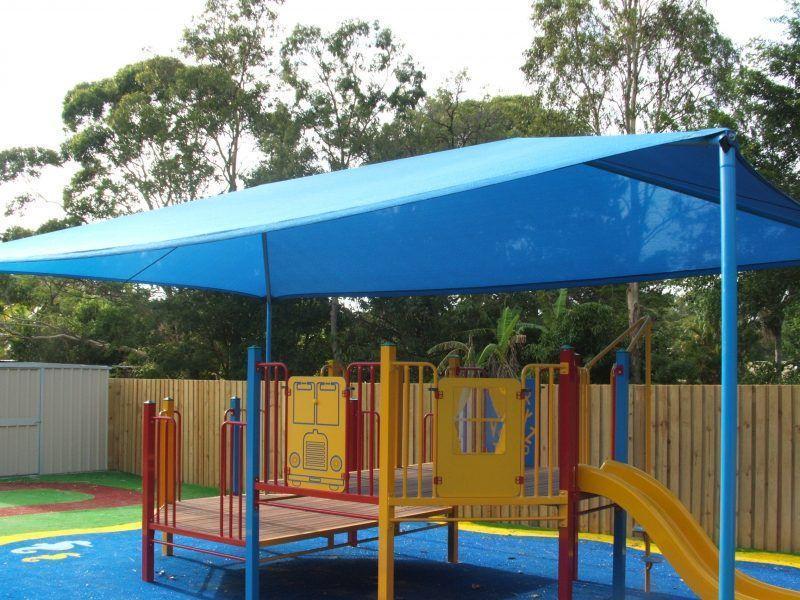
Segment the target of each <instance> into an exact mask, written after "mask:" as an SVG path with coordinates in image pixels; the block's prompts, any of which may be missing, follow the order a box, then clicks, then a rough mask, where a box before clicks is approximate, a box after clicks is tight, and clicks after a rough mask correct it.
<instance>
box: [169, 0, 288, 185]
mask: <svg viewBox="0 0 800 600" xmlns="http://www.w3.org/2000/svg"><path fill="white" fill-rule="evenodd" d="M281 4H283V0H207V1H206V6H205V11H204V12H203V14H202V15H201V16H200V17H199V18H198V19H197V20H196V22H195V23H193V25H192V26H191V27H189V28H187V29H186V30H185V31H184V33H183V45H182V48H181V49H182V51H183V53H184V55H186V56H187V57H190V58H192V59H194V60H196V61H197V62H198V63H199V64H200V65H206V66H208V67H210V68H209V69H205V70H198V71H197V74H198V75H200V76H202V77H204V78H206V79H207V81H206V82H205V85H201V86H198V88H201V89H202V88H206V89H208V88H212V89H217V90H220V89H221V88H220V86H218V85H214V80H215V79H217V78H219V81H220V82H221V83H222V84H223V87H224V93H221V94H208V95H207V96H205V97H203V98H200V99H199V100H200V101H201V102H202V104H203V106H202V110H201V111H200V114H202V115H204V116H205V117H206V123H205V130H206V133H207V135H208V137H209V140H210V144H209V160H210V162H212V163H213V164H214V165H215V167H216V168H217V170H218V172H219V173H220V174H221V177H222V180H223V181H224V182H225V185H226V186H227V190H228V191H230V192H232V191H235V190H236V189H237V188H238V186H239V183H240V180H241V176H242V173H241V167H240V163H241V155H242V147H243V145H244V144H245V143H246V142H247V141H248V135H249V134H250V135H251V134H252V133H253V129H254V122H256V121H258V120H259V119H260V118H261V115H262V113H263V112H264V111H265V110H266V109H267V104H268V102H269V95H268V94H269V92H270V91H271V89H272V88H273V86H274V83H275V82H274V81H273V79H274V78H275V76H276V66H275V64H274V62H273V60H272V59H273V53H274V51H273V46H274V40H273V39H272V38H273V37H274V36H275V33H276V20H277V12H276V10H277V8H278V7H279V6H280V5H281Z"/></svg>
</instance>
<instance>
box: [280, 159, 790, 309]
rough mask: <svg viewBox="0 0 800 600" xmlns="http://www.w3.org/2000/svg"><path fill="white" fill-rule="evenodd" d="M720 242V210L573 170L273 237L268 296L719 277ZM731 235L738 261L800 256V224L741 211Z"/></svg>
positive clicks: (776, 260) (603, 173)
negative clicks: (712, 274)
mask: <svg viewBox="0 0 800 600" xmlns="http://www.w3.org/2000/svg"><path fill="white" fill-rule="evenodd" d="M718 239H719V207H718V205H717V204H714V203H711V202H707V201H704V200H698V199H697V198H694V197H692V196H687V195H684V194H681V193H678V192H674V191H672V190H667V189H664V188H660V187H656V186H654V185H650V184H646V183H643V182H639V181H636V180H630V179H627V178H626V177H623V176H621V175H617V174H614V173H610V172H607V171H605V170H601V169H597V168H593V167H589V166H584V165H579V166H576V167H570V168H568V169H562V170H560V171H555V172H550V173H545V174H542V175H538V176H535V177H530V178H524V179H518V180H515V181H511V182H507V183H503V184H498V185H494V186H490V187H486V188H481V189H477V190H470V191H466V192H462V193H458V194H452V195H450V196H444V197H441V198H438V199H436V200H435V201H433V200H432V201H428V202H424V203H417V204H409V205H404V206H399V207H393V208H389V209H384V210H381V211H376V212H373V213H368V214H362V215H356V216H352V217H347V218H342V219H337V220H335V221H329V222H323V223H317V224H313V225H307V226H303V227H297V228H292V229H286V230H280V231H275V232H272V233H270V235H269V256H270V273H271V283H272V293H273V295H274V296H275V297H281V296H300V295H313V294H317V295H332V294H339V295H348V294H351V295H359V294H360V295H375V294H385V295H391V294H395V295H402V294H413V293H437V292H456V291H462V292H465V291H482V290H491V289H495V290H496V289H525V288H534V287H557V286H563V285H571V284H589V283H603V282H607V281H622V280H626V279H647V278H660V277H668V276H680V275H685V274H691V273H706V272H713V271H716V272H718V269H719V247H718V243H717V241H718ZM738 240H739V242H738V243H739V246H738V248H739V257H740V259H739V260H740V264H741V265H743V266H749V267H754V266H759V265H768V264H770V263H785V264H788V263H796V262H797V261H798V260H800V229H796V228H793V227H789V226H786V225H783V224H781V223H777V222H774V221H770V220H767V219H763V218H760V217H756V216H753V215H749V214H740V215H739V237H738ZM764 240H770V243H769V244H765V243H764Z"/></svg>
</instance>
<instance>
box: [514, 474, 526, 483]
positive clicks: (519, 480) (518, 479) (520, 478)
mask: <svg viewBox="0 0 800 600" xmlns="http://www.w3.org/2000/svg"><path fill="white" fill-rule="evenodd" d="M514 483H516V484H517V485H525V475H517V476H516V477H515V478H514Z"/></svg>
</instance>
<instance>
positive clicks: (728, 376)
mask: <svg viewBox="0 0 800 600" xmlns="http://www.w3.org/2000/svg"><path fill="white" fill-rule="evenodd" d="M733 141H734V135H733V133H730V132H726V133H725V134H723V135H722V136H721V137H720V139H719V202H720V265H721V276H722V414H721V417H720V427H721V431H720V494H719V598H720V600H733V594H734V570H735V551H736V537H735V532H736V435H737V434H736V427H737V422H736V421H737V414H736V413H737V404H738V402H737V399H738V395H737V383H738V382H737V373H736V370H737V363H738V358H737V335H738V332H737V329H736V327H737V324H736V322H737V314H736V312H737V299H736V277H737V268H736V149H735V147H734V146H733Z"/></svg>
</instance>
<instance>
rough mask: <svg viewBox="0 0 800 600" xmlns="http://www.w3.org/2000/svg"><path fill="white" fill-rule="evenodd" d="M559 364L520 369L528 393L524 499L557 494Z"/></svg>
mask: <svg viewBox="0 0 800 600" xmlns="http://www.w3.org/2000/svg"><path fill="white" fill-rule="evenodd" d="M563 369H564V365H561V364H555V363H551V364H547V363H545V364H528V365H525V366H524V367H523V368H522V372H521V374H520V382H521V384H522V386H523V387H524V388H525V389H526V392H527V396H528V398H527V400H528V401H527V402H526V410H525V431H524V436H525V438H524V439H525V443H524V445H523V452H524V453H525V454H524V464H525V477H526V478H527V479H530V480H532V483H533V486H532V487H527V486H526V492H527V493H526V494H524V495H527V496H533V497H538V496H547V497H552V496H555V495H557V494H558V482H557V481H556V473H557V468H558V460H557V457H558V449H557V448H556V435H557V433H558V418H559V414H558V398H557V387H556V386H557V384H558V375H559V373H560V372H562V370H563Z"/></svg>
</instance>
